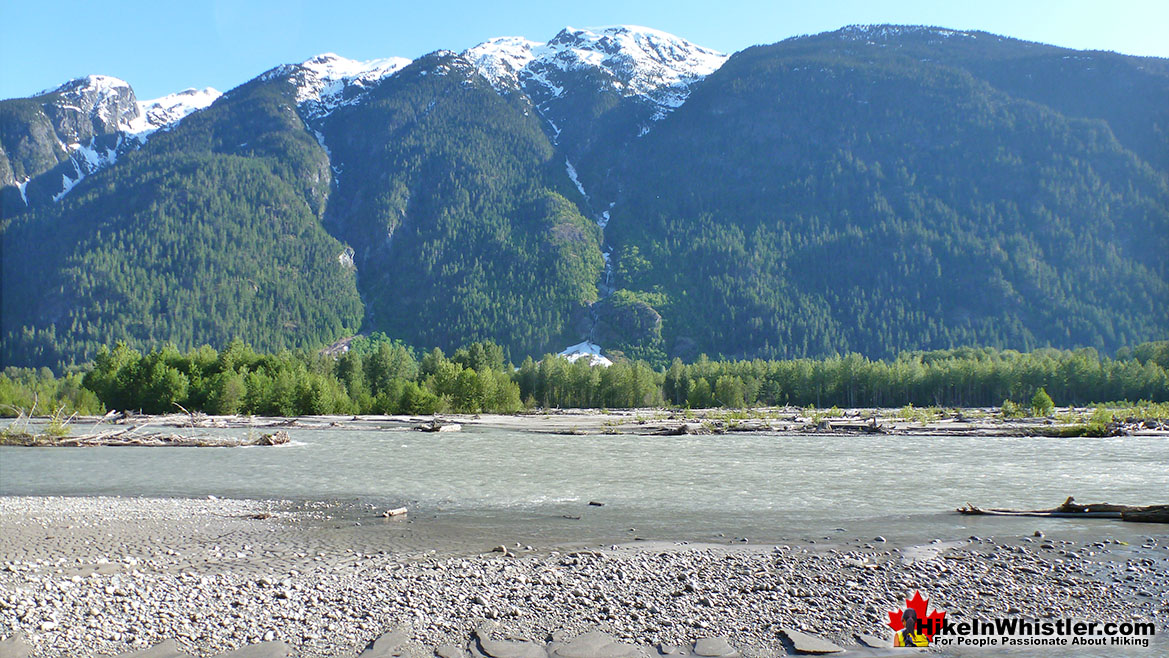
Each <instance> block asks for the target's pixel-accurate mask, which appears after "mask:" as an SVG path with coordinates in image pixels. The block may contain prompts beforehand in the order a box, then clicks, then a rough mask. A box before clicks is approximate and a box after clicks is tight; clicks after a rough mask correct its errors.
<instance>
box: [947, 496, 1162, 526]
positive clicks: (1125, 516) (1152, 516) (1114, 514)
mask: <svg viewBox="0 0 1169 658" xmlns="http://www.w3.org/2000/svg"><path fill="white" fill-rule="evenodd" d="M957 511H958V512H959V513H961V514H973V515H987V516H1039V517H1051V518H1074V519H1120V520H1121V521H1134V522H1139V523H1169V505H1143V506H1134V505H1112V504H1109V503H1094V504H1091V505H1078V504H1076V502H1075V499H1074V498H1072V497H1071V496H1068V499H1067V500H1065V501H1064V502H1063V504H1062V505H1060V506H1059V507H1053V508H1051V509H1035V510H1010V509H981V508H979V507H975V506H974V505H971V504H970V503H966V507H959V508H958V510H957Z"/></svg>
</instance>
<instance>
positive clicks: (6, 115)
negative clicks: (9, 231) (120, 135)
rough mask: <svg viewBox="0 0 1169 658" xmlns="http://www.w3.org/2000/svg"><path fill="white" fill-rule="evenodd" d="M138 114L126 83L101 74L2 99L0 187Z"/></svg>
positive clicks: (49, 165)
mask: <svg viewBox="0 0 1169 658" xmlns="http://www.w3.org/2000/svg"><path fill="white" fill-rule="evenodd" d="M138 116H139V109H138V99H137V98H135V97H134V90H133V89H132V88H131V87H130V85H129V84H127V83H126V82H124V81H122V80H119V79H117V78H111V77H109V76H104V75H91V76H87V77H84V78H78V79H76V80H70V81H69V82H66V83H65V84H63V85H61V86H60V87H57V88H56V89H52V90H49V91H46V92H44V93H42V94H39V95H37V96H33V97H32V98H23V99H13V100H10V101H3V102H2V103H0V126H2V127H3V137H2V138H0V148H2V149H3V150H2V152H0V160H2V161H0V185H2V186H7V185H21V184H22V183H26V182H27V181H29V180H30V179H32V178H34V177H36V176H38V175H40V174H42V173H44V172H46V171H49V170H50V169H52V168H53V167H55V166H57V164H58V163H61V162H63V161H65V160H68V159H69V157H70V156H71V155H72V154H73V153H74V152H76V151H77V150H78V149H80V148H82V147H85V146H91V145H92V144H93V141H94V139H95V138H98V137H101V136H103V135H111V134H114V133H117V132H118V131H119V130H121V129H122V127H123V126H124V125H127V124H129V123H130V122H131V121H133V120H135V119H137V118H138Z"/></svg>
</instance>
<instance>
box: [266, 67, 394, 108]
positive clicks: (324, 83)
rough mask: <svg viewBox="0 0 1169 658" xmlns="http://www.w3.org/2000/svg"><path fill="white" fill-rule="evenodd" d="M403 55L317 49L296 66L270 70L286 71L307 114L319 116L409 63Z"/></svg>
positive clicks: (361, 93)
mask: <svg viewBox="0 0 1169 658" xmlns="http://www.w3.org/2000/svg"><path fill="white" fill-rule="evenodd" d="M410 61H411V60H409V59H407V58H405V57H387V58H383V59H371V60H365V61H362V60H355V59H348V58H346V57H342V56H340V55H338V54H336V53H321V54H320V55H316V56H315V57H311V58H309V59H307V60H305V61H303V62H301V63H300V65H299V66H293V67H288V66H286V67H278V68H277V69H274V71H276V72H278V73H281V74H287V75H289V82H291V83H292V84H293V85H294V86H295V87H296V102H297V104H299V105H301V106H302V107H305V108H306V110H307V112H308V114H309V116H311V117H313V118H319V117H322V116H325V115H327V114H328V113H330V112H332V111H333V110H334V109H336V108H337V107H339V106H341V105H347V104H350V103H352V102H354V101H355V99H356V98H357V97H359V96H361V95H363V94H364V92H365V90H366V88H367V87H369V86H370V85H373V84H376V83H378V82H380V81H381V80H382V79H384V78H387V77H389V76H391V75H393V74H395V73H397V72H398V71H400V70H401V69H402V68H404V67H405V66H406V65H407V64H409V63H410Z"/></svg>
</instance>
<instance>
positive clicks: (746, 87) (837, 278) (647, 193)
mask: <svg viewBox="0 0 1169 658" xmlns="http://www.w3.org/2000/svg"><path fill="white" fill-rule="evenodd" d="M901 32H902V34H903V39H904V47H892V46H895V45H896V40H895V39H894V38H893V37H892V36H890V37H888V38H887V39H884V40H880V41H879V42H873V41H870V40H864V41H857V40H856V39H854V38H848V37H849V34H848V31H842V32H841V33H838V34H834V35H825V36H819V37H814V38H811V39H794V40H791V41H787V42H783V43H780V44H776V45H774V46H764V47H756V48H751V49H748V50H746V51H744V52H741V53H738V54H736V55H735V56H734V57H732V58H731V59H730V61H728V62H727V64H726V65H724V66H723V67H722V68H721V69H719V70H718V71H717V72H715V73H713V74H712V75H710V76H709V77H708V78H707V79H706V80H705V81H704V83H703V84H702V85H701V86H699V87H697V88H696V90H695V91H694V93H693V94H692V96H691V97H690V99H689V100H688V101H687V103H686V104H685V105H684V106H683V107H682V108H680V109H679V110H678V111H677V112H676V113H674V115H672V116H671V117H669V118H668V119H667V120H665V121H663V122H662V123H661V125H660V126H659V127H658V128H657V129H655V130H654V131H653V132H652V133H650V134H649V135H647V136H646V137H644V138H643V139H642V140H640V141H639V142H638V143H637V144H636V145H635V146H634V148H633V149H631V151H630V153H629V154H628V156H627V157H626V158H625V160H624V161H625V163H626V165H627V167H626V169H625V170H624V171H623V174H622V176H621V178H622V180H623V182H624V185H625V189H626V190H627V192H626V194H625V195H624V196H623V197H622V198H621V199H620V200H619V201H618V203H617V206H616V208H615V209H614V211H613V220H612V222H611V224H610V226H609V229H608V236H607V237H608V239H609V240H610V241H611V242H612V243H613V244H614V245H615V246H616V248H617V253H618V258H617V271H618V273H619V274H620V275H622V276H620V277H619V279H618V285H620V286H623V287H626V288H629V289H631V290H633V291H642V293H644V292H649V293H659V294H658V295H657V296H656V299H655V300H654V301H656V302H657V303H655V304H653V306H654V308H655V309H656V310H658V311H659V312H660V313H661V314H662V316H663V320H662V332H663V336H664V340H663V341H662V342H661V345H660V347H661V349H663V350H665V351H666V352H667V353H670V354H674V355H681V356H683V357H686V356H694V355H696V354H697V353H698V352H708V353H723V354H729V355H735V356H754V355H762V356H784V357H790V356H799V355H804V354H824V353H833V352H845V351H849V350H856V351H860V352H862V353H865V354H872V355H887V354H890V353H893V352H895V351H897V350H900V349H910V348H934V347H942V346H948V345H961V344H993V345H1010V346H1018V347H1023V348H1027V347H1034V346H1041V345H1048V344H1051V345H1091V346H1096V347H1101V348H1108V349H1112V348H1115V347H1116V346H1117V345H1123V344H1126V343H1135V342H1138V341H1139V340H1141V339H1143V338H1145V337H1149V336H1155V335H1158V334H1163V333H1164V332H1165V331H1166V328H1167V327H1169V315H1167V310H1166V309H1167V308H1169V304H1167V302H1169V285H1167V274H1169V271H1167V269H1166V259H1165V256H1164V254H1165V253H1166V248H1167V247H1169V211H1167V209H1169V195H1167V193H1166V178H1165V174H1164V171H1163V170H1162V169H1160V168H1159V165H1155V164H1152V163H1150V162H1149V161H1146V160H1145V159H1143V158H1142V157H1141V156H1140V155H1139V154H1138V153H1137V152H1136V151H1135V150H1133V149H1129V148H1126V146H1125V145H1124V144H1122V143H1121V142H1120V141H1119V140H1118V139H1117V138H1116V136H1115V134H1114V133H1113V131H1112V130H1111V127H1110V125H1109V124H1108V123H1107V122H1106V121H1102V120H1085V119H1080V118H1076V117H1072V116H1068V115H1065V114H1062V113H1060V112H1058V111H1056V110H1055V109H1053V108H1052V107H1051V106H1047V105H1041V104H1039V103H1036V102H1034V101H1033V100H1030V99H1024V98H1020V97H1018V96H1014V95H1011V94H1008V93H1007V92H1006V91H1004V90H1003V89H1002V88H1000V87H998V86H995V85H994V84H991V82H988V81H987V80H985V79H982V78H980V77H978V76H977V75H975V73H974V72H972V71H974V70H976V69H977V68H978V67H977V66H974V65H973V64H972V61H973V60H974V58H973V57H971V56H966V57H965V58H960V57H958V56H957V55H951V56H950V57H949V58H947V57H946V55H947V54H948V53H951V52H952V50H953V49H954V48H956V47H957V46H953V45H952V44H954V43H966V40H974V39H975V37H974V36H963V35H961V34H960V33H950V35H951V36H948V37H941V36H939V35H938V33H937V31H931V30H924V29H923V30H902V31H901ZM982 36H984V37H989V36H990V35H982ZM981 43H983V44H984V48H985V49H986V50H988V51H997V50H998V49H999V48H1012V49H1022V50H1023V51H1024V52H1026V51H1027V49H1026V48H1023V47H1022V46H1021V45H1020V42H1014V41H1011V40H1007V42H1005V45H1002V44H1000V43H999V42H998V41H993V42H992V40H991V39H983V41H982V42H981ZM964 48H967V49H969V48H973V46H970V45H969V44H966V45H965V46H964ZM1044 48H1046V47H1044ZM1049 50H1050V49H1049ZM1062 52H1064V53H1066V52H1069V51H1062ZM928 55H932V56H928ZM1114 57H1117V56H1111V55H1109V56H1108V58H1114ZM950 59H961V60H962V61H963V62H965V65H963V66H957V65H952V64H951V63H950ZM1061 61H1062V60H1061ZM997 65H998V66H999V67H1000V69H1002V70H1010V69H1013V68H1018V67H1023V66H1025V65H1026V64H1025V61H1023V60H1022V59H1019V58H1015V59H1010V58H1008V57H1004V59H1002V60H999V61H998V62H997ZM1069 77H1070V76H1069ZM1162 80H1163V78H1161V77H1157V78H1156V81H1157V83H1158V84H1162ZM1102 84H1103V85H1104V86H1105V87H1106V89H1100V88H1097V87H1093V86H1091V85H1088V84H1087V83H1086V82H1085V83H1084V84H1081V85H1080V93H1082V94H1084V95H1093V94H1105V95H1107V93H1108V89H1111V88H1112V84H1111V82H1110V81H1107V80H1105V81H1102ZM1028 91H1029V92H1030V93H1028V94H1027V95H1028V96H1030V97H1032V98H1039V97H1042V96H1044V93H1043V91H1042V90H1036V89H1029V90H1028ZM1141 92H1142V93H1141V94H1136V96H1137V97H1136V98H1133V97H1125V96H1123V95H1113V96H1111V101H1110V102H1111V103H1113V104H1115V105H1123V104H1126V103H1136V104H1138V105H1139V102H1138V101H1139V100H1140V98H1141V96H1142V95H1148V96H1155V95H1156V94H1157V92H1156V90H1155V89H1149V88H1142V89H1141ZM1165 107H1166V106H1164V105H1160V106H1155V107H1154V106H1149V105H1148V104H1145V105H1143V106H1142V107H1141V109H1140V110H1129V111H1128V114H1129V115H1130V116H1135V115H1137V114H1140V113H1142V112H1143V113H1144V114H1146V115H1150V116H1151V115H1157V114H1163V112H1164V108H1165ZM1085 111H1086V110H1085ZM1118 113H1119V112H1118ZM1102 114H1104V113H1102ZM1100 118H1102V119H1103V118H1106V117H1104V116H1101V117H1100ZM1146 129H1147V130H1148V131H1149V132H1150V133H1152V132H1153V131H1154V129H1153V128H1147V127H1146ZM1158 130H1159V129H1158ZM1165 148H1166V145H1165V142H1164V140H1163V139H1162V141H1161V142H1160V150H1161V152H1164V149H1165ZM1148 150H1149V151H1150V152H1156V151H1157V149H1155V148H1154V149H1148ZM664 191H668V192H665V193H663V192H664ZM642 293H637V294H642ZM643 296H645V295H644V294H643ZM649 339H650V340H651V341H652V340H653V337H652V336H651V337H649Z"/></svg>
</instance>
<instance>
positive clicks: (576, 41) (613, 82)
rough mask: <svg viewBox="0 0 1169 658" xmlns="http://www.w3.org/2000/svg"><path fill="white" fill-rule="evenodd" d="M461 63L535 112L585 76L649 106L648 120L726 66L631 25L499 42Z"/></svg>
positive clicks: (707, 53) (712, 55)
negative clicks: (568, 77) (574, 77)
mask: <svg viewBox="0 0 1169 658" xmlns="http://www.w3.org/2000/svg"><path fill="white" fill-rule="evenodd" d="M463 57H465V58H467V59H469V60H470V61H472V62H473V63H474V64H475V65H476V66H477V67H478V68H479V71H480V72H481V73H482V74H483V76H484V77H486V78H487V79H488V80H490V81H491V83H492V84H493V85H494V86H495V87H496V89H499V90H501V91H507V90H512V89H521V90H523V91H524V92H526V93H527V94H528V95H529V96H531V97H532V99H533V100H534V101H535V102H536V103H537V105H541V106H542V105H547V104H554V103H555V102H556V99H559V98H561V97H562V96H563V95H564V93H565V79H564V74H565V73H568V72H585V73H592V74H595V75H598V76H599V78H600V80H601V81H602V84H603V85H605V86H607V87H608V88H609V89H611V90H613V91H615V92H617V93H618V94H619V95H621V96H624V97H627V98H629V97H632V98H636V99H639V100H643V101H646V102H649V103H652V104H653V105H655V106H656V107H657V111H656V112H655V113H654V118H661V117H663V116H665V114H666V113H667V112H669V111H670V110H672V109H674V108H676V107H678V106H680V105H681V104H682V103H684V102H685V101H686V98H687V96H689V94H690V85H692V84H693V83H694V82H696V81H698V80H701V79H702V78H704V77H706V76H707V75H709V74H710V73H712V72H714V71H715V70H716V69H718V68H719V67H720V66H722V64H723V62H725V61H726V59H727V56H726V55H724V54H722V53H719V52H716V51H714V50H711V49H709V48H703V47H702V46H698V45H695V44H693V43H690V42H689V41H686V40H685V39H682V38H679V37H676V36H674V35H672V34H667V33H665V32H661V31H659V30H653V29H650V28H646V27H638V26H633V25H621V26H615V27H606V28H600V29H597V30H596V31H593V30H583V29H576V28H571V27H566V28H564V29H563V30H561V31H560V32H559V33H558V34H557V35H556V36H555V37H553V38H552V40H551V41H548V42H547V43H540V42H536V41H529V40H527V39H524V38H522V37H501V38H498V39H491V40H489V41H486V42H484V43H482V44H479V45H478V46H475V47H474V48H471V49H469V50H467V51H466V52H464V53H463Z"/></svg>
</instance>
